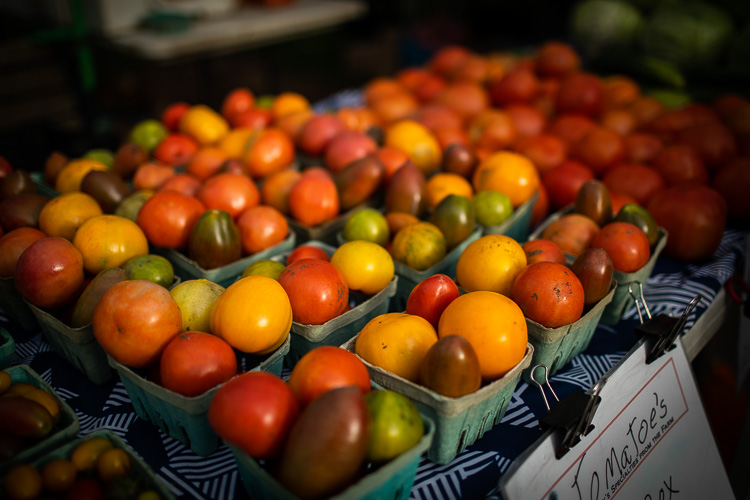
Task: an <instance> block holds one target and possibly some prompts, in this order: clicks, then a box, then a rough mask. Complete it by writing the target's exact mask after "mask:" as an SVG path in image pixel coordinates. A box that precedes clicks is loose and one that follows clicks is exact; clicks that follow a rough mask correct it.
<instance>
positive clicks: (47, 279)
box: [13, 236, 84, 309]
mask: <svg viewBox="0 0 750 500" xmlns="http://www.w3.org/2000/svg"><path fill="white" fill-rule="evenodd" d="M13 283H14V284H15V287H16V291H17V292H18V293H19V294H20V295H21V296H22V297H23V298H24V299H26V300H27V301H29V302H31V303H32V304H34V305H35V306H37V307H41V308H50V309H54V308H57V307H61V306H65V305H68V304H70V303H71V302H73V301H75V299H76V298H77V297H78V294H79V293H81V290H83V288H82V286H83V284H84V271H83V256H82V255H81V252H79V251H78V249H77V248H76V247H75V246H74V245H73V244H72V243H71V242H69V241H68V240H66V239H65V238H60V237H59V236H48V237H47V238H41V239H39V240H37V241H35V242H33V243H31V244H30V245H29V246H28V248H27V249H26V250H25V251H24V252H23V253H22V254H21V256H20V257H19V258H18V263H17V265H16V271H15V274H14V275H13Z"/></svg>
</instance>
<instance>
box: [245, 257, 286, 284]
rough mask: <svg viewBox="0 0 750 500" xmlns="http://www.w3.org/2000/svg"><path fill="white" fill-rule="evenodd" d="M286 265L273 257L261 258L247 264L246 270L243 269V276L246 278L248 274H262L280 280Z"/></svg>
mask: <svg viewBox="0 0 750 500" xmlns="http://www.w3.org/2000/svg"><path fill="white" fill-rule="evenodd" d="M284 267H285V266H284V264H283V263H281V262H279V261H276V260H271V259H261V260H258V261H255V262H253V263H252V264H250V265H249V266H247V267H246V268H245V270H244V271H242V277H243V278H246V277H248V276H256V275H260V276H268V277H269V278H273V279H275V280H278V279H279V275H280V274H281V271H283V270H284Z"/></svg>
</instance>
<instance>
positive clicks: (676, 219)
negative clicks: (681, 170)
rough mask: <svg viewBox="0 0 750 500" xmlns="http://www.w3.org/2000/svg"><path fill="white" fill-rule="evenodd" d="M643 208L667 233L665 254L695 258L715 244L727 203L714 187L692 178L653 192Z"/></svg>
mask: <svg viewBox="0 0 750 500" xmlns="http://www.w3.org/2000/svg"><path fill="white" fill-rule="evenodd" d="M646 209H647V210H648V211H649V212H651V215H652V216H653V217H654V219H655V220H656V222H657V224H659V226H661V227H663V228H664V229H666V230H667V232H668V234H669V236H668V238H667V245H666V247H665V248H664V254H665V255H667V256H669V257H672V258H674V259H677V260H681V261H685V262H696V261H699V260H702V259H706V258H708V257H710V256H711V255H712V254H713V253H714V251H716V249H717V248H718V247H719V243H720V242H721V237H722V235H723V234H724V227H725V225H726V219H727V203H726V201H724V198H722V196H721V195H720V194H719V193H718V192H717V191H716V190H714V189H711V188H710V187H708V186H705V185H703V184H697V183H692V182H690V183H685V184H678V185H676V186H672V187H669V188H667V189H665V190H664V191H662V192H661V193H658V194H657V195H656V196H654V197H653V198H652V199H651V201H650V202H649V203H648V205H647V206H646Z"/></svg>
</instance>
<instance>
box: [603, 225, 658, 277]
mask: <svg viewBox="0 0 750 500" xmlns="http://www.w3.org/2000/svg"><path fill="white" fill-rule="evenodd" d="M590 247H591V248H603V249H604V250H606V251H607V253H608V254H609V256H610V257H611V258H612V267H614V268H615V270H617V271H620V272H621V273H633V272H635V271H637V270H639V269H640V268H642V267H643V266H645V265H646V263H647V262H648V260H649V259H650V258H651V245H650V244H649V242H648V238H647V237H646V234H645V233H644V232H643V231H642V230H641V229H640V228H639V227H638V226H635V225H633V224H631V223H629V222H610V223H609V224H606V225H604V227H602V228H601V230H599V232H598V233H597V234H596V236H595V237H594V239H593V240H592V241H591V245H590Z"/></svg>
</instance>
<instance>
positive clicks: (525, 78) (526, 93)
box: [488, 67, 539, 107]
mask: <svg viewBox="0 0 750 500" xmlns="http://www.w3.org/2000/svg"><path fill="white" fill-rule="evenodd" d="M538 90H539V79H538V78H537V76H536V74H534V72H533V71H531V70H530V69H528V68H524V67H518V68H514V69H512V70H510V71H509V72H508V73H506V74H505V76H503V77H502V78H497V79H495V80H493V81H492V82H490V83H489V85H488V91H489V94H490V99H491V100H492V104H494V105H495V106H497V107H503V106H506V105H508V104H512V103H527V102H529V101H531V99H533V98H534V97H536V94H537V91H538Z"/></svg>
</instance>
